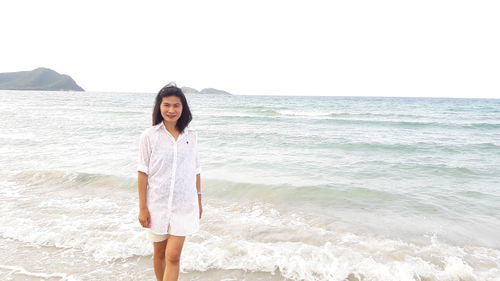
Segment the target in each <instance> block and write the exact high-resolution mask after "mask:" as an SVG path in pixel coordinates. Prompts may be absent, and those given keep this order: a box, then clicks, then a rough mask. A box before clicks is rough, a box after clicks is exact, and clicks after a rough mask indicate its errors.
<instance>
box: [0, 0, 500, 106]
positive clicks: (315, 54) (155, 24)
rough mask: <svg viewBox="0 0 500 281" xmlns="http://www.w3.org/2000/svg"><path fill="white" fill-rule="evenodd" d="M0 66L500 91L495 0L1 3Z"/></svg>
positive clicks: (124, 85)
mask: <svg viewBox="0 0 500 281" xmlns="http://www.w3.org/2000/svg"><path fill="white" fill-rule="evenodd" d="M0 30H1V35H0V36H1V37H0V38H1V39H0V40H1V43H0V72H12V71H21V70H32V69H34V68H37V67H41V66H43V67H48V68H51V69H54V70H55V71H57V72H59V73H63V74H68V75H70V76H72V77H73V78H74V79H75V80H76V81H77V83H78V84H79V85H80V86H82V87H83V88H84V89H85V90H87V91H111V92H157V91H158V90H159V89H160V88H161V87H162V86H163V85H165V84H166V83H168V82H170V81H175V82H177V85H178V86H190V87H193V88H196V89H198V90H201V89H202V88H207V87H214V88H218V89H221V90H226V91H229V92H230V93H233V94H237V95H251V94H260V95H335V96H348V95H352V96H422V97H425V96H433V97H485V98H500V1H481V0H475V1H460V0H453V1H441V0H432V1H427V0H418V1H416V0H415V1H403V0H398V1H385V0H384V1H376V0H369V1H363V0H359V1H355V0H344V1H314V0H309V1H293V0H287V1H273V0H264V1H260V0H252V1H237V0H230V1H218V0H216V1H209V0H204V1H189V0H183V1H123V0H121V1H107V0H102V1H88V0H87V1H69V0H64V1H50V0H45V1H39V0H34V1H23V0H12V1H1V2H0Z"/></svg>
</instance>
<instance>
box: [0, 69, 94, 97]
mask: <svg viewBox="0 0 500 281" xmlns="http://www.w3.org/2000/svg"><path fill="white" fill-rule="evenodd" d="M0 90H41V91H84V90H83V89H82V88H81V87H80V86H78V84H76V82H75V80H73V78H71V77H70V76H68V75H66V74H59V73H57V72H55V71H54V70H52V69H48V68H44V67H40V68H37V69H35V70H31V71H18V72H4V73H0Z"/></svg>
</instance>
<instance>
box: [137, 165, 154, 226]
mask: <svg viewBox="0 0 500 281" xmlns="http://www.w3.org/2000/svg"><path fill="white" fill-rule="evenodd" d="M137 187H138V191H139V222H140V223H141V225H142V226H143V227H148V228H149V224H150V222H151V219H150V216H149V210H148V204H147V202H146V191H147V189H148V175H147V174H146V173H144V172H137Z"/></svg>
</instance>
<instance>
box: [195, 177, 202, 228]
mask: <svg viewBox="0 0 500 281" xmlns="http://www.w3.org/2000/svg"><path fill="white" fill-rule="evenodd" d="M196 190H197V191H198V192H201V175H200V174H196ZM198 206H199V209H200V219H201V213H203V207H202V206H201V194H200V193H198Z"/></svg>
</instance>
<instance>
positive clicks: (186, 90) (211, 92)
mask: <svg viewBox="0 0 500 281" xmlns="http://www.w3.org/2000/svg"><path fill="white" fill-rule="evenodd" d="M181 89H182V92H183V93H184V94H203V95H231V94H230V93H228V92H226V91H222V90H217V89H214V88H205V89H203V90H201V91H198V90H196V89H193V88H189V87H181Z"/></svg>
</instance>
